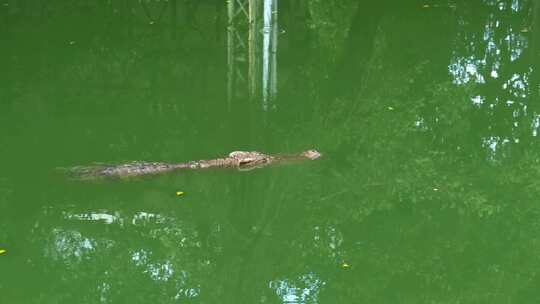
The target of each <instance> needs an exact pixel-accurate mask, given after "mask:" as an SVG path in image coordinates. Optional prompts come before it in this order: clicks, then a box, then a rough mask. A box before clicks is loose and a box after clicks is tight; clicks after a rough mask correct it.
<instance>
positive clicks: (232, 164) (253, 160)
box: [69, 150, 321, 179]
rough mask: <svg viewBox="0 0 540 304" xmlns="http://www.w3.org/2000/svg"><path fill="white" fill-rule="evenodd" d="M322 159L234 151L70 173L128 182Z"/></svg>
mask: <svg viewBox="0 0 540 304" xmlns="http://www.w3.org/2000/svg"><path fill="white" fill-rule="evenodd" d="M319 157H321V153H319V152H318V151H317V150H307V151H304V152H301V153H297V154H281V155H275V156H272V155H268V154H265V153H261V152H257V151H234V152H231V153H229V155H228V156H226V157H222V158H216V159H210V160H197V161H188V162H184V163H163V162H145V161H134V162H129V163H125V164H118V165H107V164H96V165H91V166H77V167H73V168H71V169H70V170H69V172H70V175H71V177H72V178H74V179H99V178H107V177H111V178H129V177H137V176H145V175H154V174H159V173H166V172H172V171H176V170H197V169H210V168H235V169H238V170H240V171H247V170H252V169H255V168H261V167H266V166H268V165H270V164H278V163H287V162H291V161H298V160H315V159H317V158H319Z"/></svg>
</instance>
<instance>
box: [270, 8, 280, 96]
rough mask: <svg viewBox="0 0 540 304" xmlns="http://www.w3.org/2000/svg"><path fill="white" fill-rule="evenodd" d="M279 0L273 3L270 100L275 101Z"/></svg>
mask: <svg viewBox="0 0 540 304" xmlns="http://www.w3.org/2000/svg"><path fill="white" fill-rule="evenodd" d="M277 5H278V0H273V1H272V54H271V67H270V73H272V76H271V79H270V99H274V98H275V97H276V94H277V43H278V19H277V12H278V6H277Z"/></svg>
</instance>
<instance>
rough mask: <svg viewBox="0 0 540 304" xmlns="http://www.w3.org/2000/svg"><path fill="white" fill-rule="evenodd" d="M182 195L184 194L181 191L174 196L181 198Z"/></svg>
mask: <svg viewBox="0 0 540 304" xmlns="http://www.w3.org/2000/svg"><path fill="white" fill-rule="evenodd" d="M182 195H184V192H182V191H176V196H182Z"/></svg>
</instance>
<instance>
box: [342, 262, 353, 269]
mask: <svg viewBox="0 0 540 304" xmlns="http://www.w3.org/2000/svg"><path fill="white" fill-rule="evenodd" d="M341 268H343V269H348V268H351V265H349V264H348V263H346V262H343V263H342V264H341Z"/></svg>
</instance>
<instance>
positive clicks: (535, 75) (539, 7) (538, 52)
mask: <svg viewBox="0 0 540 304" xmlns="http://www.w3.org/2000/svg"><path fill="white" fill-rule="evenodd" d="M533 10H534V12H533V26H532V31H533V32H532V52H531V53H532V56H531V57H532V68H533V71H532V77H531V87H532V88H533V90H534V91H533V92H532V93H533V96H540V0H535V1H534V7H533Z"/></svg>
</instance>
